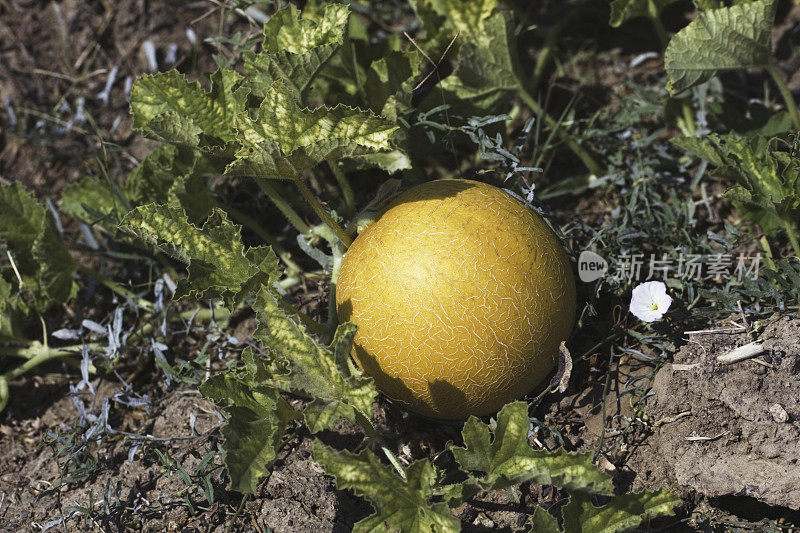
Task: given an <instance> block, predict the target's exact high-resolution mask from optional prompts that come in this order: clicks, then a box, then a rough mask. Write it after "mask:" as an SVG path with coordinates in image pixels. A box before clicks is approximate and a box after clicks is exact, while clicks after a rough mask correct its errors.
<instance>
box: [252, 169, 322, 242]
mask: <svg viewBox="0 0 800 533" xmlns="http://www.w3.org/2000/svg"><path fill="white" fill-rule="evenodd" d="M255 180H256V183H258V186H259V187H261V190H262V191H264V193H266V195H267V196H268V197H269V199H270V200H271V201H272V203H273V204H275V206H276V207H277V208H278V209H279V210H280V212H281V213H283V216H285V217H286V219H287V220H288V221H289V223H290V224H291V225H292V226H294V228H295V229H296V230H297V231H299V232H300V233H306V232H307V231H308V230H309V229H311V228H310V227H309V225H308V224H306V223H305V222H304V221H303V219H302V218H300V215H298V214H297V211H295V210H294V208H293V207H292V206H291V205H290V204H289V202H287V201H286V200H284V199H283V197H282V196H281V195H280V193H278V191H277V189H275V187H273V186H272V184H271V183H270V182H269V180H266V179H260V178H255Z"/></svg>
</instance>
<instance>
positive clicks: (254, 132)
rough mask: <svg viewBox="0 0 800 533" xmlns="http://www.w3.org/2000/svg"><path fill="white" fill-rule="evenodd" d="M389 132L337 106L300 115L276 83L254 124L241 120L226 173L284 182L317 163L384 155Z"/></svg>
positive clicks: (383, 124) (367, 115) (364, 114)
mask: <svg viewBox="0 0 800 533" xmlns="http://www.w3.org/2000/svg"><path fill="white" fill-rule="evenodd" d="M395 130H397V126H394V125H392V124H391V123H390V122H388V121H387V120H385V119H383V118H381V117H378V116H375V115H373V114H372V112H370V111H362V110H359V109H352V108H348V107H346V106H343V105H339V106H336V107H334V108H332V109H331V108H326V107H318V108H316V109H314V110H313V111H312V110H308V109H301V108H300V106H299V105H298V103H297V102H296V101H295V99H294V96H293V95H292V93H291V92H290V91H289V90H287V88H286V86H285V85H284V84H283V83H282V82H280V81H277V82H275V83H274V84H273V85H272V87H271V88H270V90H269V91H268V93H267V96H266V97H265V98H264V100H263V102H262V103H261V105H260V107H259V109H258V112H257V114H256V116H255V119H252V120H251V119H250V118H249V117H247V116H242V117H241V123H240V126H239V135H240V136H241V138H240V143H241V147H240V148H239V150H238V151H237V152H236V154H235V161H234V162H232V163H231V164H230V165H229V166H228V168H227V169H226V172H227V173H229V174H232V175H249V176H258V177H259V178H274V179H280V178H284V179H288V178H291V177H292V176H296V175H297V174H299V173H300V172H302V171H303V170H306V169H309V168H312V167H314V166H315V165H317V164H318V163H320V162H322V161H328V160H331V159H340V158H342V157H349V156H353V155H362V154H365V153H369V152H379V151H382V150H388V149H389V148H391V145H390V144H389V138H390V136H391V135H392V133H393V132H394V131H395Z"/></svg>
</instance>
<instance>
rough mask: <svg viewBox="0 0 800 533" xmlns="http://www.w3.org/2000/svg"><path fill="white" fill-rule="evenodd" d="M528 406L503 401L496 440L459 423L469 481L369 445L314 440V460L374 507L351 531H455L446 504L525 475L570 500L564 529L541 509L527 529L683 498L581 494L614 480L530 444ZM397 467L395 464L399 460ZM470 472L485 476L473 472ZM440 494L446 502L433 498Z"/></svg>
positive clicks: (606, 526) (630, 521)
mask: <svg viewBox="0 0 800 533" xmlns="http://www.w3.org/2000/svg"><path fill="white" fill-rule="evenodd" d="M527 410H528V406H527V404H525V403H524V402H515V403H511V404H508V405H506V406H505V407H504V408H503V409H502V410H501V411H500V414H499V415H498V419H497V428H496V429H495V436H494V440H493V441H491V442H490V435H489V428H488V427H487V426H486V425H485V424H482V423H481V422H480V420H479V419H477V418H475V417H471V418H470V419H469V421H468V422H467V423H466V425H465V426H464V430H463V431H462V437H463V439H464V443H465V445H466V446H465V447H464V448H461V447H453V448H452V451H453V455H454V456H455V458H456V460H457V461H458V463H459V465H460V466H461V468H462V469H464V470H467V471H469V472H470V473H469V475H468V477H467V480H466V481H463V482H461V483H457V484H451V485H441V484H439V477H440V474H439V472H438V471H437V469H436V467H435V466H434V465H433V464H431V462H430V461H428V460H420V461H416V462H414V463H412V464H411V465H410V466H409V467H408V468H407V469H404V470H403V471H402V473H401V476H398V475H396V474H395V473H393V472H392V470H391V469H390V468H389V467H387V466H384V465H383V464H382V463H381V462H380V460H379V459H378V457H377V456H376V455H375V454H374V453H372V452H371V451H369V450H362V451H361V452H360V453H359V454H358V455H355V454H352V453H350V452H347V451H344V452H340V451H337V450H334V449H332V448H329V447H327V446H325V445H323V444H321V443H320V442H318V441H317V442H315V444H314V459H315V460H316V461H317V462H319V463H320V464H322V465H323V467H324V468H325V470H326V472H328V473H329V474H330V475H332V476H333V477H334V478H336V483H337V486H338V487H339V488H340V489H352V490H353V491H355V493H356V494H358V495H360V496H364V497H365V498H367V500H369V502H370V503H371V504H372V506H373V507H374V508H375V511H376V512H375V514H373V515H371V516H369V517H368V518H365V519H364V520H362V521H361V522H359V523H357V524H356V526H355V529H354V530H355V531H378V530H380V531H383V529H382V527H383V524H388V525H389V527H391V528H393V529H397V530H400V531H425V532H430V531H436V532H449V531H460V523H459V522H458V521H457V520H455V517H454V516H453V515H452V513H451V512H449V510H448V505H449V506H450V507H456V506H458V505H459V504H460V503H461V502H463V501H464V500H466V499H468V498H470V497H472V496H474V495H475V494H477V493H478V492H479V491H481V490H497V489H502V488H508V487H511V486H512V485H516V484H519V483H522V482H525V481H535V482H537V483H540V484H547V485H556V486H562V487H565V488H568V489H571V490H569V492H570V494H571V501H570V503H568V504H567V505H566V506H565V507H564V508H563V513H564V529H563V530H561V529H559V527H558V520H557V519H556V518H555V517H554V516H553V515H551V514H549V513H547V512H546V511H545V510H544V509H537V510H536V512H535V513H534V515H533V517H532V518H531V521H532V529H531V531H537V532H538V531H553V532H560V531H565V532H569V533H579V532H583V531H585V532H594V531H603V532H608V533H612V532H617V531H624V530H628V529H631V528H633V527H636V526H637V525H638V524H640V523H641V522H642V521H643V520H646V519H650V518H654V517H657V516H664V515H668V514H671V513H672V512H673V509H674V507H675V506H676V505H677V504H678V503H679V502H680V499H679V498H677V497H676V496H674V495H673V494H672V493H670V492H668V491H658V492H641V493H634V494H627V495H623V496H613V497H612V498H611V499H610V501H609V502H608V503H607V504H605V505H603V506H600V507H595V506H594V505H592V504H591V503H590V501H589V497H588V496H587V495H586V494H585V493H594V494H605V495H611V494H612V493H613V492H612V486H611V479H610V478H609V477H608V475H607V474H604V473H603V472H601V471H600V470H599V469H598V468H597V467H596V466H594V465H593V464H592V460H591V456H592V454H591V453H587V454H569V453H566V452H564V451H563V450H558V451H555V452H548V451H546V450H533V449H532V448H531V447H530V445H529V444H528V430H529V424H530V422H529V419H528V416H527ZM398 468H399V467H398ZM473 471H481V472H485V473H486V474H487V475H486V476H485V477H482V478H476V477H475V476H474V475H473V473H472V472H473ZM439 495H442V496H444V497H445V500H446V502H447V504H445V503H434V504H432V503H431V500H432V499H433V498H434V497H436V496H439Z"/></svg>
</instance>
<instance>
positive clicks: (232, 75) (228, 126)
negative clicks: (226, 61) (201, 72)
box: [131, 70, 247, 146]
mask: <svg viewBox="0 0 800 533" xmlns="http://www.w3.org/2000/svg"><path fill="white" fill-rule="evenodd" d="M241 79H242V77H241V76H240V75H239V74H237V73H236V72H233V71H228V70H218V71H217V72H215V73H214V74H212V75H211V91H210V92H208V93H207V92H205V91H204V90H203V89H202V88H201V87H200V84H199V83H197V82H194V83H189V82H188V81H186V78H185V77H184V76H183V75H182V74H180V73H178V72H177V71H175V70H171V71H169V72H161V73H158V74H155V75H152V76H150V75H145V76H142V77H140V78H138V79H137V80H136V82H135V83H134V84H133V88H132V89H131V111H132V112H133V127H134V129H136V130H138V131H141V132H142V133H143V134H145V135H147V136H150V137H153V138H155V139H159V140H163V141H166V142H172V143H181V144H187V145H189V146H197V145H198V144H200V143H201V135H205V136H208V137H211V138H216V139H219V140H221V141H223V142H227V141H233V140H235V139H236V117H237V116H238V115H240V114H241V113H244V101H245V98H246V96H247V95H246V93H247V91H246V90H244V89H242V88H239V89H238V90H237V89H236V88H237V86H238V84H239V82H240V81H241ZM203 143H204V144H209V143H210V144H214V142H211V140H208V141H206V140H204V141H203Z"/></svg>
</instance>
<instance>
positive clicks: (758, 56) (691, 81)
mask: <svg viewBox="0 0 800 533" xmlns="http://www.w3.org/2000/svg"><path fill="white" fill-rule="evenodd" d="M775 9H776V0H759V1H755V2H748V3H741V4H737V5H734V6H731V7H724V8H721V9H715V10H712V11H703V12H701V13H700V14H699V15H698V16H697V18H696V19H695V20H693V21H692V22H691V23H690V24H689V25H688V26H686V27H685V28H683V29H682V30H681V31H679V32H678V33H677V34H676V35H675V36H674V37H673V38H672V40H671V41H670V43H669V45H668V46H667V49H666V51H665V52H664V66H665V67H666V69H667V76H668V78H669V81H668V82H667V89H668V90H669V92H670V93H671V94H676V93H679V92H681V91H684V90H686V89H689V88H691V87H694V86H695V85H699V84H701V83H703V82H706V81H708V80H710V79H711V78H712V77H714V76H716V75H718V74H719V73H721V72H724V71H727V70H741V69H747V68H754V67H766V66H768V65H769V64H770V62H771V61H772V44H771V41H770V34H771V31H772V23H773V21H774V19H775Z"/></svg>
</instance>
